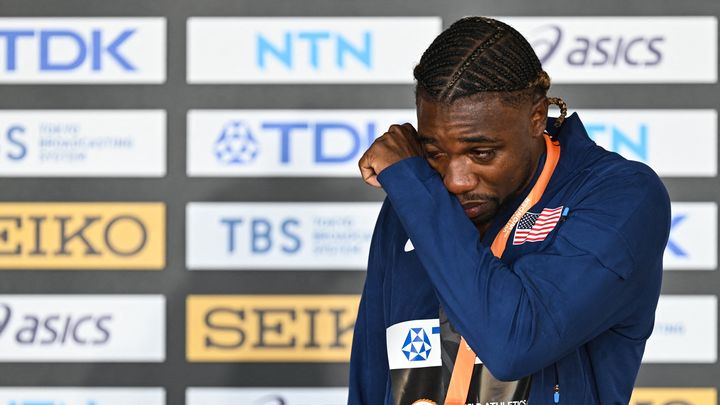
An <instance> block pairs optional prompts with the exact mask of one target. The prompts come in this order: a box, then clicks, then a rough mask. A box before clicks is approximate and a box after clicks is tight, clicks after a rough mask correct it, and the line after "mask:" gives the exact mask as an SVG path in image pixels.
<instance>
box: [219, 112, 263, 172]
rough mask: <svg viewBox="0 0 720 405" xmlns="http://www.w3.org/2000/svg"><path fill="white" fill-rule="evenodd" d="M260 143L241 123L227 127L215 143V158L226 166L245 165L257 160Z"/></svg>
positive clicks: (235, 122) (233, 123)
mask: <svg viewBox="0 0 720 405" xmlns="http://www.w3.org/2000/svg"><path fill="white" fill-rule="evenodd" d="M258 149H259V148H258V142H257V140H255V137H253V135H252V132H250V129H249V128H248V127H247V125H245V124H243V123H242V122H241V121H232V122H230V123H228V124H227V125H225V127H224V128H223V130H222V132H221V133H220V137H219V138H218V139H217V141H215V157H216V158H217V159H218V160H219V161H220V162H222V163H225V164H230V165H233V164H245V163H250V162H252V161H254V160H255V157H257V154H258Z"/></svg>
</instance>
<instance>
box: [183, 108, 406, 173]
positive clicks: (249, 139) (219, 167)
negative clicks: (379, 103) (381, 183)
mask: <svg viewBox="0 0 720 405" xmlns="http://www.w3.org/2000/svg"><path fill="white" fill-rule="evenodd" d="M405 122H413V123H414V122H415V110H325V111H323V110H192V111H190V112H189V113H188V123H187V128H188V134H187V145H188V147H187V154H188V156H187V158H188V165H187V172H188V173H187V174H188V176H283V177H295V176H298V177H303V176H304V177H311V176H313V177H359V175H360V174H359V173H360V172H359V170H358V165H357V162H358V160H360V157H361V156H362V155H363V153H365V151H366V150H367V149H368V148H369V147H370V145H371V144H372V142H373V141H374V140H375V138H377V137H378V136H380V135H382V134H383V133H385V132H386V131H387V130H388V129H389V128H390V125H392V124H403V123H405Z"/></svg>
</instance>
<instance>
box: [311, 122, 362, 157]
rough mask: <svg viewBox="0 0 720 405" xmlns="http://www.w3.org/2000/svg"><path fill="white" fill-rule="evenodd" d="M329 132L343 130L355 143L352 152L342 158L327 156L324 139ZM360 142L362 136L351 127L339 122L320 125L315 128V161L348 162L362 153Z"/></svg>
mask: <svg viewBox="0 0 720 405" xmlns="http://www.w3.org/2000/svg"><path fill="white" fill-rule="evenodd" d="M327 130H341V131H345V133H347V134H348V135H350V136H351V137H352V142H353V146H352V148H351V149H350V151H349V152H348V153H346V154H345V155H340V156H328V155H325V154H324V153H323V139H324V138H325V137H324V136H323V134H324V133H325V131H327ZM360 142H361V140H360V134H358V132H357V131H356V130H355V128H353V127H351V126H350V125H347V124H343V123H339V122H327V123H318V124H317V125H316V126H315V161H316V162H318V163H338V162H347V161H348V160H350V159H352V158H354V157H355V156H357V154H358V152H360Z"/></svg>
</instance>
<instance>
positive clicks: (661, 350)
mask: <svg viewBox="0 0 720 405" xmlns="http://www.w3.org/2000/svg"><path fill="white" fill-rule="evenodd" d="M717 333H718V323H717V297H716V296H714V295H662V296H660V302H659V303H658V308H657V312H656V314H655V329H654V330H653V334H652V336H651V337H650V339H648V342H647V346H646V347H645V356H644V357H643V362H644V363H708V364H710V363H715V362H716V361H717Z"/></svg>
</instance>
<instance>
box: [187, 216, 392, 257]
mask: <svg viewBox="0 0 720 405" xmlns="http://www.w3.org/2000/svg"><path fill="white" fill-rule="evenodd" d="M379 212H380V203H375V202H372V203H189V204H188V205H187V210H186V214H187V217H186V223H187V235H186V237H187V243H186V246H187V267H188V269H191V270H252V269H274V270H296V269H298V270H299V269H306V270H307V269H312V270H364V269H366V268H367V260H368V254H369V251H370V239H371V237H372V232H373V229H374V227H375V221H376V220H377V216H378V213H379Z"/></svg>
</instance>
